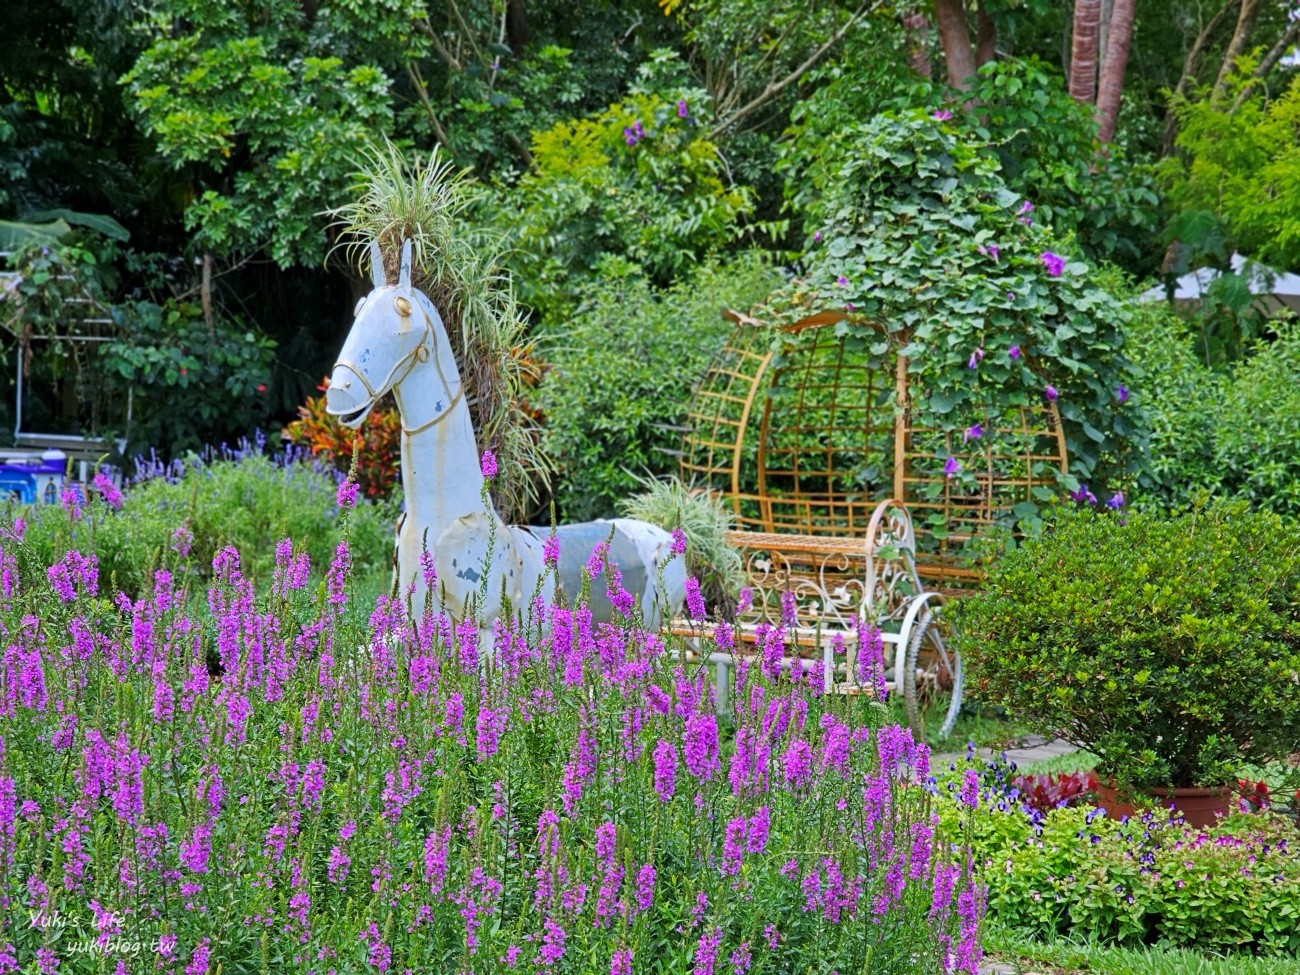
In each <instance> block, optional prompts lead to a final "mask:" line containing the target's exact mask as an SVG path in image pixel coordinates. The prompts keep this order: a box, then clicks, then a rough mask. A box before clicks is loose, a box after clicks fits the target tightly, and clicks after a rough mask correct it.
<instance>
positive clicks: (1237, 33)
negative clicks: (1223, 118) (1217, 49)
mask: <svg viewBox="0 0 1300 975" xmlns="http://www.w3.org/2000/svg"><path fill="white" fill-rule="evenodd" d="M1258 13H1259V0H1241V10H1240V11H1239V12H1238V14H1237V29H1236V30H1234V31H1233V32H1232V40H1230V41H1229V42H1228V49H1227V50H1226V51H1224V52H1223V63H1222V64H1220V65H1219V77H1218V78H1216V79H1215V81H1214V95H1215V97H1216V98H1217V97H1219V96H1221V95H1222V94H1223V91H1224V89H1225V88H1226V87H1227V84H1228V76H1229V75H1231V74H1232V71H1233V68H1234V67H1235V66H1236V60H1237V58H1239V57H1241V56H1242V55H1243V54H1245V53H1246V45H1247V44H1249V43H1250V34H1251V31H1253V30H1254V29H1255V15H1256V14H1258Z"/></svg>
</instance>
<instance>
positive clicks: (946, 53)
mask: <svg viewBox="0 0 1300 975" xmlns="http://www.w3.org/2000/svg"><path fill="white" fill-rule="evenodd" d="M934 19H935V23H936V24H938V26H939V41H940V43H942V44H943V58H944V60H945V61H946V62H947V63H948V84H950V85H952V86H953V87H954V88H958V89H960V90H962V91H965V90H966V89H967V88H969V87H970V79H971V75H973V74H974V73H975V51H974V49H973V48H972V47H971V43H970V27H969V26H968V25H967V23H966V7H965V4H963V3H962V0H934Z"/></svg>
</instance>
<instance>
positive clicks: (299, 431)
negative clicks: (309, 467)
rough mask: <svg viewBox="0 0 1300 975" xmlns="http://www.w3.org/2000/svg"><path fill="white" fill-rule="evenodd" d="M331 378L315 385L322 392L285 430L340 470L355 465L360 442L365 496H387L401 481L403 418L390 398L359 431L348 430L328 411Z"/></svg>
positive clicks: (289, 437)
mask: <svg viewBox="0 0 1300 975" xmlns="http://www.w3.org/2000/svg"><path fill="white" fill-rule="evenodd" d="M328 386H329V377H328V376H327V377H326V378H325V379H322V380H321V383H320V385H319V386H317V387H316V388H317V389H319V390H320V391H321V393H322V395H320V396H312V397H309V398H308V399H307V402H306V403H304V404H303V405H302V406H300V407H298V419H297V420H295V421H294V422H293V423H290V424H289V425H288V426H287V427H285V429H284V438H285V439H286V440H288V441H289V442H290V443H295V444H298V445H299V446H302V447H306V448H307V449H308V450H310V451H311V453H312V456H313V457H316V458H319V459H320V460H321V461H322V462H324V463H326V464H331V465H333V466H334V467H335V468H337V469H338V470H340V471H347V470H349V469H350V468H351V466H352V454H353V452H354V451H355V450H356V449H357V445H358V444H359V445H360V457H359V458H358V460H357V482H358V483H359V484H360V485H361V490H362V491H364V492H365V494H366V497H368V498H371V499H379V498H386V497H388V495H389V494H391V493H392V492H393V489H394V488H395V487H396V486H397V483H398V473H399V471H400V470H401V461H402V453H401V452H402V439H401V438H402V421H401V418H400V417H399V416H398V413H397V408H396V406H395V405H394V403H393V401H392V398H391V397H385V398H384V399H382V400H380V401H379V403H377V404H376V405H375V408H374V409H373V410H371V411H370V415H369V416H368V417H366V419H365V422H364V423H362V424H361V427H360V428H359V429H358V430H355V431H353V430H349V429H348V428H347V427H345V426H344V425H343V424H342V423H340V422H339V421H338V418H337V417H333V416H330V415H329V414H328V413H326V412H325V396H324V395H323V394H324V392H325V390H326V388H327V387H328Z"/></svg>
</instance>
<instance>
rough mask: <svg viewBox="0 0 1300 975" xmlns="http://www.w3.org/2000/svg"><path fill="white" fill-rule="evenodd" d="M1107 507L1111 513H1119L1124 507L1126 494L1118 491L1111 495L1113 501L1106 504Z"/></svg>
mask: <svg viewBox="0 0 1300 975" xmlns="http://www.w3.org/2000/svg"><path fill="white" fill-rule="evenodd" d="M1106 507H1107V508H1109V509H1110V510H1111V511H1119V509H1120V508H1122V507H1124V492H1123V491H1116V492H1115V493H1114V494H1113V495H1111V499H1110V500H1109V501H1107V502H1106Z"/></svg>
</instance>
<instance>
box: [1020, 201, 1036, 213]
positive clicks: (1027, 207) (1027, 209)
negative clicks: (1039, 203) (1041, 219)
mask: <svg viewBox="0 0 1300 975" xmlns="http://www.w3.org/2000/svg"><path fill="white" fill-rule="evenodd" d="M1020 212H1021V213H1033V212H1034V205H1033V204H1032V203H1030V202H1029V201H1028V200H1025V202H1024V203H1022V204H1020Z"/></svg>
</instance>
